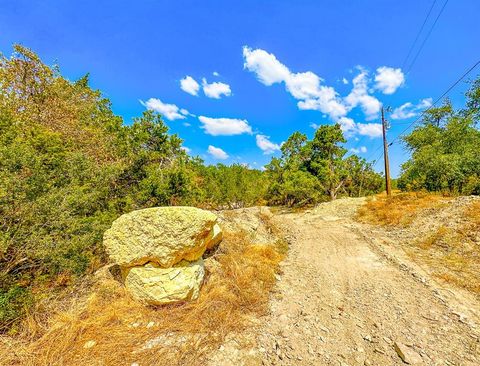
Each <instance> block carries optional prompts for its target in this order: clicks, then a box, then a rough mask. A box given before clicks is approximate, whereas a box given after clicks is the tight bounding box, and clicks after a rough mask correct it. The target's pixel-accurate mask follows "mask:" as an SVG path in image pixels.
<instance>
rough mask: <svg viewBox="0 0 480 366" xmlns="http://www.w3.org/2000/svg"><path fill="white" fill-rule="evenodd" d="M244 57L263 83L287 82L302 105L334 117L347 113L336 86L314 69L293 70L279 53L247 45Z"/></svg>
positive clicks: (300, 105) (246, 66)
mask: <svg viewBox="0 0 480 366" xmlns="http://www.w3.org/2000/svg"><path fill="white" fill-rule="evenodd" d="M243 57H244V60H245V63H244V68H245V69H247V70H249V71H251V72H254V73H255V74H256V76H257V79H258V80H259V81H260V82H261V83H263V84H265V85H267V86H270V85H272V84H275V83H282V82H283V83H285V88H286V89H287V91H288V92H289V93H290V94H291V95H292V96H293V97H294V98H295V99H297V100H299V102H298V103H297V106H298V108H299V109H304V110H318V111H320V112H322V113H325V114H328V115H329V116H330V117H331V118H338V117H340V116H344V115H346V114H347V110H346V108H345V106H343V105H342V101H341V99H340V98H339V96H338V93H337V92H336V91H335V89H334V88H332V87H328V86H325V85H320V84H321V82H322V81H323V80H322V79H321V78H320V77H319V76H318V75H316V74H314V73H313V72H311V71H307V72H299V73H292V72H291V71H290V70H289V69H288V67H286V66H285V65H284V64H282V63H281V62H280V61H278V60H277V58H276V57H275V55H273V54H271V53H268V52H266V51H264V50H261V49H256V50H252V49H251V48H249V47H247V46H245V47H243Z"/></svg>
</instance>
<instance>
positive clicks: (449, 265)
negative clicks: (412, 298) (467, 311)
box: [406, 222, 480, 294]
mask: <svg viewBox="0 0 480 366" xmlns="http://www.w3.org/2000/svg"><path fill="white" fill-rule="evenodd" d="M470 228H471V223H470V222H468V223H467V224H465V225H461V226H460V227H458V228H455V229H453V228H447V227H445V226H440V227H439V228H438V229H436V230H435V231H434V232H433V233H431V234H430V235H428V236H427V237H425V238H420V239H419V240H417V241H416V242H415V243H413V245H412V246H411V247H410V248H407V249H406V252H407V254H408V255H409V256H410V257H411V258H412V259H414V260H415V261H419V262H421V263H425V264H427V265H428V266H429V267H430V268H431V270H432V273H433V275H434V276H435V277H437V278H439V279H441V280H443V281H445V282H448V283H451V284H453V285H455V286H458V287H461V288H464V289H467V290H469V291H471V292H473V293H476V294H480V246H479V242H478V241H474V240H472V237H473V236H474V235H478V232H476V233H474V232H472V231H471V230H470ZM477 230H478V229H477Z"/></svg>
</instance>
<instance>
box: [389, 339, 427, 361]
mask: <svg viewBox="0 0 480 366" xmlns="http://www.w3.org/2000/svg"><path fill="white" fill-rule="evenodd" d="M394 348H395V352H397V354H398V356H399V357H400V358H401V359H402V361H403V362H405V363H408V364H409V365H420V364H423V360H422V357H421V356H420V355H419V354H418V353H417V352H415V351H414V350H413V349H411V348H409V347H407V346H406V345H404V344H402V343H399V342H395V343H394Z"/></svg>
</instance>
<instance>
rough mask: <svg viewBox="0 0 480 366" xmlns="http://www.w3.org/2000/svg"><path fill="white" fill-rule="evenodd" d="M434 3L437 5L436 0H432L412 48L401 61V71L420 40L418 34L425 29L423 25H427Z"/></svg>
mask: <svg viewBox="0 0 480 366" xmlns="http://www.w3.org/2000/svg"><path fill="white" fill-rule="evenodd" d="M436 3H437V0H434V1H433V3H432V6H431V7H430V10H429V11H428V13H427V16H426V17H425V19H424V21H423V24H422V26H421V27H420V30H419V31H418V33H417V36H416V37H415V40H414V41H413V43H412V46H411V47H410V49H409V50H408V54H407V57H405V60H404V61H403V64H402V70H403V69H404V68H405V66H406V64H407V61H408V59H409V58H410V55H411V54H412V51H413V49H414V48H415V45H416V44H417V41H418V38H420V34H422V32H423V28H425V24H427V20H428V18H429V17H430V14H431V13H432V10H433V8H434V7H435V4H436Z"/></svg>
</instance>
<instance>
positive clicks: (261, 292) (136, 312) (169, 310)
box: [0, 233, 283, 366]
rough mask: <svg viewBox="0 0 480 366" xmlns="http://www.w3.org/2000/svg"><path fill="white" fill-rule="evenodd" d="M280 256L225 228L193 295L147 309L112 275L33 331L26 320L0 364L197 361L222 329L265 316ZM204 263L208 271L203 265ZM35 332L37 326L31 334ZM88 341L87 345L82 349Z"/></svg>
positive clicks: (6, 344) (4, 347)
mask: <svg viewBox="0 0 480 366" xmlns="http://www.w3.org/2000/svg"><path fill="white" fill-rule="evenodd" d="M282 258H283V255H282V254H281V253H280V252H279V250H278V249H277V247H276V246H275V245H254V244H251V243H250V242H249V239H248V237H247V236H246V235H245V234H244V233H243V234H239V233H225V235H224V240H223V242H222V243H221V246H220V248H219V249H218V250H217V253H215V254H214V255H213V256H212V257H210V258H208V259H207V261H212V260H216V261H217V262H218V263H216V265H215V266H212V268H213V269H211V271H210V273H209V274H207V276H206V280H205V283H204V285H203V287H202V290H201V294H200V297H199V299H198V300H196V301H193V302H190V303H184V304H179V305H171V306H164V307H156V308H155V307H146V306H143V305H142V304H140V303H138V302H135V301H134V300H132V299H131V298H130V297H129V296H128V294H126V293H125V290H124V288H123V287H122V286H121V285H120V284H119V283H117V282H116V281H114V280H111V279H110V280H103V281H101V282H99V283H97V285H96V286H95V287H94V288H93V291H92V292H91V294H90V295H89V296H79V298H78V299H77V303H76V304H75V305H74V306H71V307H70V308H69V309H68V310H66V311H63V312H60V313H57V314H55V315H53V316H51V318H50V321H49V323H48V327H47V328H46V329H44V330H43V331H42V332H40V333H41V335H40V336H36V337H35V336H32V335H31V332H29V331H28V329H32V328H35V326H36V323H35V321H32V323H33V324H26V330H25V331H24V333H23V335H22V336H17V337H16V338H12V337H6V336H3V337H1V338H0V364H1V365H22V366H38V365H131V364H132V363H134V362H138V363H139V364H140V365H142V366H143V365H184V364H188V365H200V364H203V363H204V361H205V360H206V358H207V357H208V355H209V354H211V352H212V351H214V350H216V349H218V347H219V346H220V345H221V344H222V342H223V341H224V340H225V337H226V336H227V335H228V334H232V333H238V332H242V331H244V330H245V329H246V328H247V327H249V326H251V325H252V321H253V320H254V319H255V318H257V317H258V316H260V315H262V314H265V312H266V311H267V304H268V298H269V293H270V291H271V289H272V287H273V285H274V283H275V273H276V271H277V270H278V264H279V262H280V261H281V260H282ZM207 268H210V267H209V266H208V265H207ZM37 333H38V331H37ZM89 341H91V342H90V344H93V343H94V345H93V346H91V347H88V345H89V343H88V342H89Z"/></svg>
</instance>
